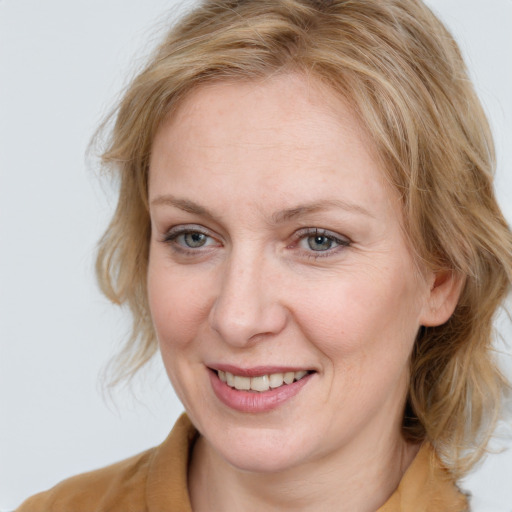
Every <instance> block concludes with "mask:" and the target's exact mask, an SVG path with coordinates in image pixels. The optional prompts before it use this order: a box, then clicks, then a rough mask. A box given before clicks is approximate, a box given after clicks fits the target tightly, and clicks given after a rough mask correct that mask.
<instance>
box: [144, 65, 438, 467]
mask: <svg viewBox="0 0 512 512" xmlns="http://www.w3.org/2000/svg"><path fill="white" fill-rule="evenodd" d="M149 196H150V205H151V207H150V212H151V222H152V237H151V246H150V259H149V269H148V293H149V302H150V308H151V314H152V317H153V321H154V325H155V329H156V333H157V337H158V341H159V344H160V348H161V353H162V357H163V361H164V364H165V367H166V369H167V373H168V375H169V377H170V379H171V381H172V384H173V386H174V388H175V390H176V392H177V394H178V395H179V397H180V398H181V400H182V402H183V404H184V406H185V409H186V410H187V412H188V414H189V416H190V418H191V420H192V421H193V423H194V424H195V425H196V427H197V428H198V429H199V431H200V432H201V433H202V435H203V436H204V439H205V442H206V443H207V445H208V446H209V447H210V448H211V449H212V450H213V451H214V452H215V453H216V454H217V455H218V456H219V458H220V459H221V460H223V461H227V462H228V463H230V464H231V465H234V466H236V467H238V468H243V469H246V470H255V471H278V470H284V469H286V468H289V467H294V466H298V465H301V464H309V463H315V462H316V461H319V460H321V459H322V458H325V457H335V456H337V455H339V454H342V453H343V454H345V455H346V456H348V454H349V453H353V454H356V453H359V452H358V450H359V451H360V450H366V451H368V453H371V450H373V449H374V444H375V442H378V441H379V440H380V441H382V440H383V439H384V440H386V442H394V441H396V439H397V438H399V437H400V423H401V418H402V411H403V405H404V401H405V395H406V390H407V383H408V361H409V357H410V353H411V350H412V346H413V342H414V339H415V336H416V333H417V331H418V328H419V326H420V325H421V324H422V321H423V314H424V311H425V309H426V307H427V303H428V295H429V289H430V287H429V285H428V283H427V279H426V278H425V276H424V275H423V276H421V275H420V273H419V272H418V271H417V269H416V267H415V264H414V261H413V258H412V256H411V254H410V251H409V249H408V246H407V244H406V242H405V240H404V236H403V232H402V228H401V213H400V206H399V201H398V197H397V196H396V194H395V192H394V191H393V190H391V189H390V187H389V186H388V185H387V184H386V182H385V179H384V173H383V170H382V168H381V167H380V166H379V163H378V161H377V159H376V158H375V157H374V156H373V154H372V146H371V144H370V143H369V141H368V140H367V138H366V137H365V135H364V133H363V131H362V130H361V129H360V125H359V123H358V121H357V119H356V118H355V116H354V115H353V114H352V113H351V111H350V109H349V108H348V107H347V106H346V105H345V104H344V102H343V101H342V100H341V99H339V98H338V97H336V96H334V94H332V93H331V92H330V91H328V90H325V89H324V88H322V87H321V86H320V85H319V84H316V83H314V82H311V80H309V81H306V80H305V79H302V78H301V77H299V76H294V75H283V76H280V77H275V78H272V79H269V80H266V81H265V82H261V83H234V84H228V83H223V84H215V85H211V86H204V87H202V88H200V89H198V90H196V91H195V92H194V93H192V94H191V95H190V96H189V97H188V98H187V99H186V100H185V101H184V103H183V104H182V105H181V106H180V108H179V110H178V112H177V114H175V115H174V116H173V117H172V119H171V120H168V121H167V122H166V123H164V124H163V125H162V126H161V128H160V130H159V132H158V133H157V136H156V138H155V141H154V146H153V154H152V159H151V164H150V182H149ZM225 381H227V382H225Z"/></svg>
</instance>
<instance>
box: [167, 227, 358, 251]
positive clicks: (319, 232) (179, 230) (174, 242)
mask: <svg viewBox="0 0 512 512" xmlns="http://www.w3.org/2000/svg"><path fill="white" fill-rule="evenodd" d="M186 235H203V236H205V237H207V238H208V239H210V240H215V239H214V237H212V236H211V235H210V234H209V233H208V231H206V230H204V229H201V227H200V226H189V227H186V228H184V227H180V226H176V227H174V228H171V229H170V230H169V231H168V232H167V233H165V235H164V236H163V239H162V242H163V243H165V244H167V245H170V246H171V247H172V248H173V250H175V251H177V252H180V253H182V254H185V255H190V256H194V255H197V254H198V252H199V251H200V250H202V251H204V250H205V248H208V247H210V245H202V246H198V247H197V248H193V247H187V246H186V245H184V244H181V243H179V242H178V239H179V237H180V236H186ZM315 237H322V238H325V239H326V240H327V241H328V242H330V243H334V244H336V246H335V247H328V248H327V249H325V250H319V251H315V250H314V249H311V246H310V249H309V250H308V249H304V248H302V249H301V252H302V253H303V254H304V255H305V256H306V257H308V258H311V259H318V258H326V257H329V256H333V255H334V254H336V253H338V252H339V251H340V250H342V249H344V248H346V247H349V246H350V245H351V241H350V240H349V239H348V238H346V237H342V236H340V235H338V234H336V233H333V232H332V231H328V230H325V229H320V228H304V229H300V230H298V231H296V232H295V233H294V234H293V241H292V243H291V244H290V245H288V246H287V249H293V248H296V247H298V246H299V244H300V243H301V242H302V241H307V240H308V239H309V238H315ZM308 245H309V244H308Z"/></svg>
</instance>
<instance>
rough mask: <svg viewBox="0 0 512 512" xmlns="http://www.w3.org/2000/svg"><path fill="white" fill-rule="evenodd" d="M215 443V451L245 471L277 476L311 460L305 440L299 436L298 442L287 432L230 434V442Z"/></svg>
mask: <svg viewBox="0 0 512 512" xmlns="http://www.w3.org/2000/svg"><path fill="white" fill-rule="evenodd" d="M212 441H213V443H212V444H213V445H214V446H213V447H214V449H215V451H217V453H218V454H219V455H220V456H221V457H222V458H223V459H224V460H226V461H227V462H228V463H229V464H230V465H231V466H234V467H235V468H237V469H239V470H242V471H248V472H255V473H278V472H282V471H286V470H288V469H291V468H293V467H295V466H297V465H300V464H301V463H303V462H305V461H306V460H307V459H309V457H308V455H309V452H310V450H308V447H307V446H305V443H304V439H300V436H299V437H298V438H297V439H295V438H294V437H293V436H290V435H288V433H285V432H278V431H276V430H273V429H257V430H256V431H255V432H247V431H244V432H240V433H238V434H236V433H235V432H230V435H229V436H228V438H227V439H224V440H215V439H213V440H212ZM216 441H217V442H216ZM215 445H216V446H215Z"/></svg>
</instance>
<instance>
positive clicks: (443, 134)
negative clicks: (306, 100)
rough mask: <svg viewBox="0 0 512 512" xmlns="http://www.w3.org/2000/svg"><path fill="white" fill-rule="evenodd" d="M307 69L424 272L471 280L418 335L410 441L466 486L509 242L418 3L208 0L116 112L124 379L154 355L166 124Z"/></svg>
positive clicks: (101, 255) (489, 391)
mask: <svg viewBox="0 0 512 512" xmlns="http://www.w3.org/2000/svg"><path fill="white" fill-rule="evenodd" d="M290 71H291V72H296V73H303V74H305V75H307V76H312V77H315V78H316V79H319V80H321V81H322V82H323V83H325V84H327V85H328V86H329V87H330V88H331V89H332V90H333V91H334V92H335V93H337V94H339V95H341V96H342V97H343V98H344V99H345V100H346V101H348V102H349V104H350V105H351V107H352V108H353V109H354V111H355V112H356V114H357V115H358V117H359V119H360V121H361V124H362V126H364V127H365V129H366V131H367V132H368V134H369V136H370V137H371V140H372V141H373V143H374V145H375V148H376V151H377V154H378V155H379V157H380V158H381V160H382V162H383V163H384V168H385V172H386V173H387V178H388V180H389V181H390V183H391V184H392V185H393V186H394V187H395V188H396V189H397V190H398V192H399V194H400V197H401V201H402V207H403V213H404V216H403V217H404V223H405V226H404V227H405V232H406V234H407V236H408V239H409V241H410V245H411V247H412V248H413V250H414V253H415V257H416V259H417V261H418V263H419V264H420V265H423V267H424V268H428V269H430V270H434V271H440V270H448V271H451V272H454V273H456V274H458V275H459V276H461V278H463V279H465V285H464V288H463V291H462V294H461V297H460V300H459V302H458V305H457V307H456V310H455V312H454V314H453V315H452V317H451V318H450V319H449V321H448V322H446V323H445V324H444V325H441V326H438V327H425V328H421V329H420V332H419V333H418V336H417V340H416V343H415V346H414V350H413V353H412V356H411V363H410V366H411V373H410V385H409V393H408V398H407V404H406V406H405V411H404V420H403V429H402V430H403V435H404V436H405V438H406V439H408V440H410V441H414V442H420V441H423V440H428V441H430V442H431V443H432V444H433V445H434V447H435V449H436V451H437V453H438V454H439V455H440V456H441V457H442V458H443V460H444V461H445V463H446V464H447V467H448V468H449V469H450V470H451V471H452V472H453V474H454V475H455V476H461V475H463V474H464V473H465V472H466V471H467V470H468V469H469V468H470V467H471V466H472V465H473V464H474V463H475V462H476V461H477V460H478V458H479V457H480V456H481V455H482V453H483V451H484V449H485V446H486V444H487V441H488V439H489V435H490V433H491V432H492V429H493V426H494V425H495V422H496V420H497V417H498V411H499V406H500V399H501V398H502V396H503V393H504V392H505V390H506V389H507V383H506V381H505V379H504V378H503V376H502V375H501V374H500V372H499V370H498V367H497V365H496V361H495V360H494V356H493V350H492V341H493V318H494V316H495V314H496V311H497V309H498V307H499V306H500V304H502V303H503V302H504V300H505V297H506V295H507V293H508V291H509V290H510V285H511V282H512V234H511V231H510V229H509V227H508V226H507V223H506V221H505V219H504V217H503V215H502V213H501V211H500V209H499V207H498V204H497V202H496V199H495V196H494V193H493V184H492V182H493V171H494V166H495V159H494V147H493V141H492V137H491V133H490V129H489V126H488V122H487V120H486V117H485V114H484V112H483V110H482V107H481V105H480V102H479V100H478V98H477V96H476V94H475V91H474V89H473V86H472V84H471V82H470V80H469V78H468V74H467V70H466V67H465V64H464V62H463V59H462V57H461V53H460V50H459V48H458V47H457V44H456V43H455V41H454V40H453V38H452V37H451V35H450V34H449V32H448V31H447V30H446V28H445V27H444V26H443V24H442V23H441V22H440V21H439V20H438V19H437V18H436V17H435V16H434V14H433V13H432V12H431V11H430V10H429V9H428V8H427V7H426V6H425V5H424V4H423V3H422V2H421V1H420V0H333V1H312V0H239V1H235V0H207V1H204V2H202V3H201V4H199V5H198V6H197V7H196V8H195V9H194V10H192V11H190V12H189V13H188V14H187V15H186V16H185V17H184V18H182V19H181V20H180V21H179V22H178V23H177V24H176V25H175V26H174V27H172V28H171V30H170V31H169V33H168V34H167V36H166V37H165V39H164V41H163V42H162V43H161V44H160V46H159V47H158V48H157V49H156V51H155V53H154V54H153V56H152V57H151V58H150V59H149V61H148V62H147V65H146V67H145V68H144V69H143V70H142V71H141V72H140V73H139V74H138V75H137V76H136V77H135V78H134V79H133V81H132V82H131V84H130V85H129V86H128V88H127V90H126V91H125V93H124V95H123V97H122V99H121V101H120V103H119V105H118V107H117V108H116V110H115V111H114V113H113V115H112V119H113V122H114V124H113V127H112V129H111V131H110V134H109V139H108V146H107V148H106V150H105V152H104V154H103V157H102V159H103V164H104V165H105V166H106V167H107V168H108V169H109V170H110V171H111V172H112V173H113V174H114V175H115V176H116V177H117V178H118V180H119V187H120V190H119V200H118V204H117V209H116V211H115V213H114V216H113V218H112V220H111V222H110V225H109V226H108V229H107V230H106V232H105V234H104V236H103V237H102V239H101V241H100V243H99V251H98V257H97V266H96V270H97V277H98V280H99V284H100V286H101V289H102V291H103V293H104V294H105V295H106V296H107V297H108V298H109V299H110V300H111V301H113V302H114V303H116V304H127V305H128V306H129V308H130V310H131V313H132V317H133V329H132V333H131V336H130V338H129V339H128V340H127V343H126V345H125V348H124V350H123V352H122V353H121V354H120V356H119V358H118V360H117V363H118V365H117V373H116V377H115V378H114V381H120V380H122V379H124V378H126V377H130V376H131V375H132V374H133V373H135V372H136V371H137V370H138V369H139V368H140V367H142V366H143V365H144V364H145V363H146V362H147V361H148V360H149V359H150V358H151V356H152V355H153V354H154V353H155V351H156V350H157V342H156V339H155V334H154V330H153V326H152V323H151V317H150V313H149V308H148V300H147V290H146V272H147V266H148V253H149V238H150V221H149V212H148V204H147V185H148V164H149V159H150V154H151V146H152V141H153V138H154V136H155V133H156V131H157V130H158V128H159V126H160V124H161V122H162V121H163V119H164V118H166V117H168V116H172V114H173V112H174V111H175V110H176V108H177V107H178V106H179V104H180V102H181V100H182V99H183V98H184V97H185V96H187V95H188V94H190V92H191V91H192V90H194V89H195V88H196V87H200V86H201V85H202V84H204V83H210V82H212V81H223V80H229V81H236V80H257V79H262V78H265V77H268V76H270V75H273V74H277V73H284V72H290Z"/></svg>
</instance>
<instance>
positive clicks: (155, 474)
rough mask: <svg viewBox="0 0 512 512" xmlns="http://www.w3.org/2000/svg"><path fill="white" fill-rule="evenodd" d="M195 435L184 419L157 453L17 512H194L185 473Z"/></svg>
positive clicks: (67, 484) (86, 477) (81, 478)
mask: <svg viewBox="0 0 512 512" xmlns="http://www.w3.org/2000/svg"><path fill="white" fill-rule="evenodd" d="M197 436H198V432H197V431H196V430H195V428H194V427H193V425H192V424H191V423H190V420H189V419H188V418H187V416H186V415H182V416H181V417H180V418H179V419H178V421H177V422H176V424H175V426H174V428H173V430H172V431H171V433H170V434H169V436H168V437H167V439H166V440H165V441H164V442H163V443H162V444H161V445H159V446H157V447H156V448H151V449H150V450H147V451H145V452H143V453H140V454H139V455H135V456H134V457H131V458H129V459H126V460H123V461H121V462H118V463H116V464H112V465H111V466H107V467H105V468H102V469H98V470H96V471H91V472H89V473H84V474H82V475H78V476H75V477H72V478H69V479H67V480H64V481H63V482H61V483H60V484H58V485H56V486H55V487H53V488H52V489H50V490H48V491H46V492H42V493H40V494H36V495H35V496H33V497H32V498H29V499H28V500H27V501H25V502H24V503H23V504H22V505H21V506H20V507H19V508H18V509H17V510H16V512H149V511H151V512H157V511H159V510H173V511H176V512H191V506H190V500H189V497H188V490H187V472H188V462H189V457H190V453H191V449H192V446H193V444H194V442H195V439H196V438H197Z"/></svg>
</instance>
